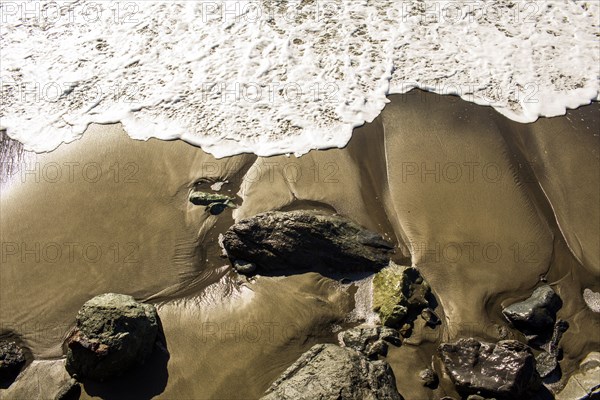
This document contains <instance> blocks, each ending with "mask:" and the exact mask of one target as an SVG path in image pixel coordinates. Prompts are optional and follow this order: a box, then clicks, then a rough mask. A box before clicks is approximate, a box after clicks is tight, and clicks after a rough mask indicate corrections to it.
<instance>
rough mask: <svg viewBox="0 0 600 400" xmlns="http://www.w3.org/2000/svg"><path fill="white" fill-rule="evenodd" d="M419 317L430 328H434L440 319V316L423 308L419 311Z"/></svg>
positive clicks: (439, 322)
mask: <svg viewBox="0 0 600 400" xmlns="http://www.w3.org/2000/svg"><path fill="white" fill-rule="evenodd" d="M421 318H423V320H425V323H426V324H427V325H429V326H430V327H432V328H435V327H436V326H437V325H440V324H441V323H442V321H440V317H438V316H437V314H436V313H435V312H434V311H433V310H432V309H431V308H425V309H423V311H421Z"/></svg>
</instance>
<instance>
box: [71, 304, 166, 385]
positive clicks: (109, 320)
mask: <svg viewBox="0 0 600 400" xmlns="http://www.w3.org/2000/svg"><path fill="white" fill-rule="evenodd" d="M157 334H158V314H157V313H156V309H155V308H154V306H152V305H150V304H142V303H138V302H137V301H135V299H134V298H133V297H131V296H126V295H122V294H115V293H107V294H102V295H99V296H96V297H94V298H93V299H91V300H89V301H87V302H86V303H85V304H84V305H83V307H81V309H80V310H79V313H78V314H77V325H76V328H75V330H74V331H73V333H72V334H71V335H70V337H69V338H68V339H67V345H68V352H67V364H66V368H67V371H68V372H69V374H71V376H74V377H77V378H78V379H79V378H91V379H97V380H104V379H107V378H110V377H113V376H116V375H120V374H122V373H123V372H125V371H126V370H128V369H130V368H131V367H132V366H134V365H135V364H136V363H143V362H144V361H145V360H146V359H147V357H148V356H149V355H150V354H151V353H152V350H153V348H154V344H155V342H156V338H157Z"/></svg>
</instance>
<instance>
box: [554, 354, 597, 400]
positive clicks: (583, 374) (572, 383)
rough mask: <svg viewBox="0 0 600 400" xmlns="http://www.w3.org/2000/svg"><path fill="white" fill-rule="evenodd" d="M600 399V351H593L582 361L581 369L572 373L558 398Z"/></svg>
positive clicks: (571, 399) (560, 399) (569, 399)
mask: <svg viewBox="0 0 600 400" xmlns="http://www.w3.org/2000/svg"><path fill="white" fill-rule="evenodd" d="M597 399H600V353H598V352H592V353H590V354H588V356H587V357H586V358H585V360H583V361H582V362H581V364H580V365H579V371H577V372H576V373H575V374H573V375H571V377H570V378H569V380H568V382H567V385H566V386H565V388H564V389H563V390H562V391H561V392H560V393H558V394H557V395H556V400H597Z"/></svg>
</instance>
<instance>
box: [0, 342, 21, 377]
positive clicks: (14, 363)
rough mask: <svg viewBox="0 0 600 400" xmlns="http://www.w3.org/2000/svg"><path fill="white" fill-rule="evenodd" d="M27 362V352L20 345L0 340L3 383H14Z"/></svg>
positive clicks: (0, 372) (0, 363)
mask: <svg viewBox="0 0 600 400" xmlns="http://www.w3.org/2000/svg"><path fill="white" fill-rule="evenodd" d="M25 362H26V360H25V352H24V351H23V349H22V348H21V347H20V346H19V345H17V344H16V343H15V342H11V341H0V381H1V382H2V383H3V384H6V383H12V382H13V381H14V380H15V378H16V377H17V375H19V372H21V369H23V366H25Z"/></svg>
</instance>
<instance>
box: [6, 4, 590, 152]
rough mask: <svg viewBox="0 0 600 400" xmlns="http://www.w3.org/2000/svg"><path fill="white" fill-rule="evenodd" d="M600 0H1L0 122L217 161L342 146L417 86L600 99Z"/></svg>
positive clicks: (512, 108)
mask: <svg viewBox="0 0 600 400" xmlns="http://www.w3.org/2000/svg"><path fill="white" fill-rule="evenodd" d="M599 10H600V6H599V5H598V3H597V2H596V1H573V0H564V1H549V0H546V1H535V2H533V1H532V2H528V1H515V0H502V1H471V0H461V1H427V2H422V1H417V0H411V1H396V0H393V1H392V0H376V1H367V0H362V1H343V0H329V1H317V0H314V1H309V0H303V1H281V2H273V1H271V0H265V1H226V2H225V1H201V0H198V1H184V2H153V1H99V2H89V1H88V2H81V1H72V2H66V1H62V2H61V1H59V2H54V1H52V2H46V1H40V2H25V1H16V2H15V1H2V2H1V3H0V17H1V20H2V29H1V32H0V34H1V37H0V46H1V49H2V64H1V69H0V78H1V80H2V101H1V104H0V117H1V122H0V125H1V127H2V128H4V129H7V131H8V134H9V135H10V136H11V137H13V138H16V139H18V140H20V141H22V142H23V143H24V144H25V145H26V147H27V148H28V149H31V150H35V151H49V150H52V149H54V148H55V147H57V146H58V145H60V144H61V143H62V142H69V141H72V140H74V139H76V138H78V137H80V136H81V135H82V134H83V132H84V131H85V129H86V127H87V126H88V124H90V123H108V122H117V121H121V122H122V123H123V124H124V126H125V129H126V131H127V132H128V134H129V135H130V136H131V137H133V138H136V139H147V138H150V137H157V138H161V139H173V138H181V139H184V140H186V141H188V142H190V143H193V144H196V145H200V146H202V148H203V149H204V150H206V151H208V152H210V153H212V154H214V155H216V156H218V157H222V156H227V155H232V154H237V153H241V152H254V153H256V154H258V155H262V156H266V155H272V154H282V153H296V154H302V153H306V152H307V151H309V150H310V149H314V148H327V147H341V146H344V145H345V144H346V143H347V142H348V140H349V139H350V136H351V134H352V129H353V128H354V127H356V126H359V125H361V124H363V123H364V122H365V121H369V122H370V121H372V120H373V119H374V118H375V117H376V116H377V115H378V114H379V113H380V112H381V110H382V109H383V107H384V106H385V104H386V102H387V98H386V96H387V95H388V94H391V93H404V92H407V91H408V90H410V89H412V88H414V87H419V88H423V89H426V90H430V91H434V92H437V93H444V94H456V95H460V96H461V97H462V98H463V99H466V100H469V101H473V102H476V103H478V104H488V105H492V106H493V107H494V108H495V109H497V110H498V111H500V112H501V113H502V114H504V115H506V116H508V117H509V118H511V119H514V120H516V121H519V122H531V121H534V120H536V119H537V118H538V116H555V115H559V114H563V113H564V112H565V109H566V108H574V107H578V106H580V105H582V104H587V103H589V102H590V101H591V100H592V99H595V98H597V97H598V92H599V87H600V85H599V73H598V63H599V62H600V60H599V54H600V45H599V43H600V41H599V40H598V18H599V17H600V11H599Z"/></svg>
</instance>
